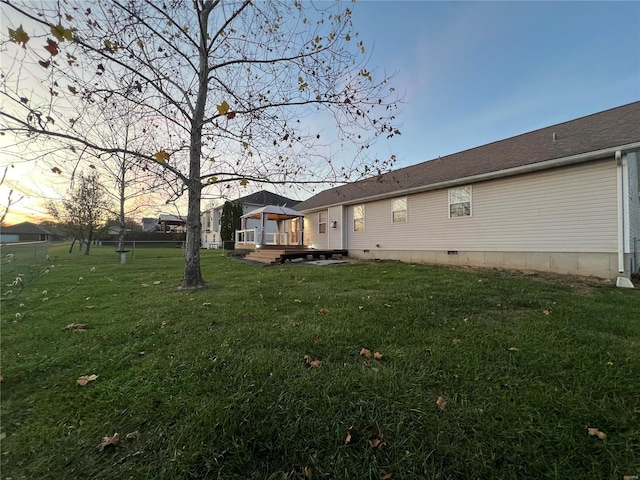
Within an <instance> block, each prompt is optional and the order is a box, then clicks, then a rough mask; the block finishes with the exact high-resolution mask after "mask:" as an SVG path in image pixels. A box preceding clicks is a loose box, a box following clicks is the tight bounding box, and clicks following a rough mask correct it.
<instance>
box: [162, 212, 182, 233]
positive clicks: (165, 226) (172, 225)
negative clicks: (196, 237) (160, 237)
mask: <svg viewBox="0 0 640 480" xmlns="http://www.w3.org/2000/svg"><path fill="white" fill-rule="evenodd" d="M158 230H160V231H161V232H163V233H184V232H186V231H187V219H186V217H182V216H179V215H170V214H166V213H163V214H161V215H160V217H159V218H158Z"/></svg>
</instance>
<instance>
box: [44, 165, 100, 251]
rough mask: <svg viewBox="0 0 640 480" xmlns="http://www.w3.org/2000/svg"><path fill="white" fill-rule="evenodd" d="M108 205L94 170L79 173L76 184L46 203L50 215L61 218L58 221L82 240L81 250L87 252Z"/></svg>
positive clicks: (57, 218)
mask: <svg viewBox="0 0 640 480" xmlns="http://www.w3.org/2000/svg"><path fill="white" fill-rule="evenodd" d="M110 207H111V205H110V203H109V200H108V197H107V194H106V192H105V189H104V188H103V187H102V185H101V184H100V181H99V179H98V176H97V174H96V173H91V174H89V175H85V174H83V173H80V175H79V178H78V182H77V184H76V185H75V188H73V189H71V190H70V191H69V192H68V194H67V196H66V197H65V198H63V199H62V200H61V201H60V202H59V203H51V204H49V206H48V209H49V213H50V214H51V216H52V217H54V218H55V219H56V220H57V221H58V222H60V223H59V225H60V226H61V227H62V228H63V229H64V230H65V231H66V232H67V233H68V234H71V235H72V236H73V237H74V238H75V239H77V240H80V243H81V244H82V243H84V245H85V251H84V253H85V255H89V252H90V250H91V242H92V241H93V240H94V239H95V237H96V234H97V233H98V232H99V230H100V229H101V228H102V227H104V226H105V224H106V222H107V220H108V218H109V211H110V209H111V208H110ZM74 242H75V240H74ZM71 249H73V244H72V245H71ZM71 249H70V250H69V252H71Z"/></svg>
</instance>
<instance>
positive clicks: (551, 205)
mask: <svg viewBox="0 0 640 480" xmlns="http://www.w3.org/2000/svg"><path fill="white" fill-rule="evenodd" d="M639 152H640V102H635V103H631V104H628V105H624V106H621V107H618V108H613V109H611V110H606V111H604V112H600V113H596V114H593V115H589V116H586V117H582V118H578V119H576V120H572V121H569V122H565V123H561V124H558V125H554V126H551V127H547V128H542V129H540V130H535V131H533V132H529V133H525V134H522V135H518V136H516V137H512V138H508V139H506V140H502V141H498V142H494V143H490V144H488V145H484V146H481V147H477V148H473V149H470V150H465V151H463V152H460V153H455V154H453V155H448V156H446V157H442V158H438V159H435V160H431V161H428V162H423V163H419V164H416V165H413V166H410V167H407V168H403V169H399V170H396V171H392V172H389V173H387V174H383V175H379V176H376V177H373V178H369V179H366V180H362V181H359V182H354V183H351V184H347V185H344V186H340V187H336V188H332V189H329V190H325V191H323V192H320V193H318V194H317V195H315V196H313V197H311V198H310V199H308V200H306V201H304V202H302V203H299V204H298V205H297V206H296V210H298V211H300V212H302V213H304V214H305V228H304V231H305V243H306V244H308V245H311V246H314V247H316V248H322V249H326V248H335V249H348V251H349V256H351V257H356V258H363V259H396V260H403V261H407V262H429V263H440V264H453V265H475V266H488V267H503V268H516V269H531V270H538V271H550V272H558V273H567V274H578V275H594V276H599V277H604V278H615V277H617V276H629V275H630V274H632V273H634V272H637V271H638V269H639V264H640V198H639V190H640V189H639V184H640V168H639V163H640V154H639Z"/></svg>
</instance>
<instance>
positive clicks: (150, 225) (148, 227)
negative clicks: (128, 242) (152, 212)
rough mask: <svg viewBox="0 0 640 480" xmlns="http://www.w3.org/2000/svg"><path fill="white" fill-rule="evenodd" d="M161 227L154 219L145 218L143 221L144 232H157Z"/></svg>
mask: <svg viewBox="0 0 640 480" xmlns="http://www.w3.org/2000/svg"><path fill="white" fill-rule="evenodd" d="M159 227H160V224H159V223H158V219H157V218H154V217H144V218H143V219H142V231H143V232H155V231H156V230H157V229H158V228H159Z"/></svg>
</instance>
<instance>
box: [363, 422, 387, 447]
mask: <svg viewBox="0 0 640 480" xmlns="http://www.w3.org/2000/svg"><path fill="white" fill-rule="evenodd" d="M367 430H369V432H371V436H370V437H369V446H370V447H371V448H373V449H376V450H383V449H385V448H387V447H388V446H389V444H388V443H387V442H385V441H384V440H383V439H382V438H383V437H384V435H382V432H380V431H379V430H378V429H377V428H376V427H368V428H367Z"/></svg>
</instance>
